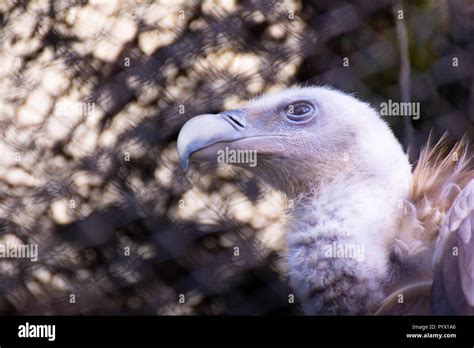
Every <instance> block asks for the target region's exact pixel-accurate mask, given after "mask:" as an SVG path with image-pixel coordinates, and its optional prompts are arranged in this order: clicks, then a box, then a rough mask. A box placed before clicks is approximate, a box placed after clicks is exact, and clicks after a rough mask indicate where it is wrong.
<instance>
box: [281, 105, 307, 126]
mask: <svg viewBox="0 0 474 348" xmlns="http://www.w3.org/2000/svg"><path fill="white" fill-rule="evenodd" d="M313 111H314V107H313V105H311V104H309V103H305V102H298V103H293V104H290V105H288V106H287V107H286V110H285V114H286V117H287V118H288V120H290V121H292V122H298V123H306V122H308V121H310V120H311V119H312V118H313Z"/></svg>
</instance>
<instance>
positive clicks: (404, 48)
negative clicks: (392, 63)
mask: <svg viewBox="0 0 474 348" xmlns="http://www.w3.org/2000/svg"><path fill="white" fill-rule="evenodd" d="M399 11H402V14H403V18H402V19H400V18H399ZM404 12H405V11H404V8H403V0H395V1H394V5H393V13H394V16H395V25H396V31H397V38H398V49H399V51H400V72H399V81H400V82H399V84H400V95H401V99H402V100H401V101H402V102H403V103H408V102H410V99H411V96H410V88H411V85H410V74H411V71H410V58H409V55H408V32H407V28H406V25H405V15H404ZM403 133H404V139H403V143H404V145H405V149H406V148H407V147H409V146H412V145H413V143H414V134H413V125H412V124H411V119H410V118H409V117H404V118H403Z"/></svg>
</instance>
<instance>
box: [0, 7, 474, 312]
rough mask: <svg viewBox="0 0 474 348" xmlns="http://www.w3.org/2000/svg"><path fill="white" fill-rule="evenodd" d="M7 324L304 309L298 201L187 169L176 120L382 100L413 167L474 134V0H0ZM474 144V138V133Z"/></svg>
mask: <svg viewBox="0 0 474 348" xmlns="http://www.w3.org/2000/svg"><path fill="white" fill-rule="evenodd" d="M0 28H1V31H0V45H1V46H0V62H1V64H0V154H1V156H0V244H1V243H3V244H5V245H6V244H8V245H21V244H33V245H37V246H38V249H39V250H38V252H39V255H38V256H39V259H38V261H37V262H31V261H30V260H29V259H20V258H16V259H15V258H0V314H159V315H180V314H205V315H206V314H252V315H253V314H299V313H300V310H299V306H298V301H297V299H295V301H294V302H293V301H292V297H291V289H290V288H289V287H288V285H287V283H286V277H285V264H284V262H283V260H282V258H281V257H280V255H281V252H282V251H283V249H284V243H283V242H284V241H283V230H284V223H285V221H284V216H285V210H286V209H287V208H288V202H287V201H286V199H285V198H284V197H282V196H281V195H279V194H278V193H276V192H273V191H272V190H270V189H269V188H267V187H265V186H263V185H262V184H261V183H260V182H259V181H257V180H256V179H254V178H253V177H252V176H251V175H249V174H247V173H246V172H244V171H241V170H237V169H235V168H230V167H226V166H219V167H210V166H206V167H194V168H192V169H191V170H190V171H189V172H188V173H183V171H182V170H181V169H180V168H179V166H178V160H177V153H176V137H177V134H178V132H179V129H180V127H181V126H182V125H183V124H184V123H185V122H186V121H187V120H188V119H189V118H191V117H193V116H195V115H197V114H200V113H217V112H220V111H222V110H223V109H228V108H234V107H238V106H240V105H242V104H243V103H244V102H245V100H246V99H248V98H250V97H253V96H256V95H258V94H261V93H263V92H266V91H274V90H279V89H282V88H285V87H288V86H291V85H294V84H302V85H312V84H318V85H324V84H328V85H331V86H334V87H337V88H340V89H342V90H343V91H346V92H349V93H354V94H355V95H356V96H357V97H359V98H361V99H364V100H366V101H367V102H369V103H371V105H372V106H374V108H376V109H377V110H378V109H379V107H380V103H381V102H386V101H387V100H388V99H392V100H393V101H414V102H419V103H420V105H421V106H420V109H421V117H420V119H419V120H411V119H410V118H406V117H405V118H401V117H388V118H386V120H387V122H389V123H390V124H391V126H392V127H393V129H394V131H395V133H396V135H397V137H398V138H399V139H400V141H401V142H402V143H403V144H404V145H405V146H409V147H410V149H411V150H412V152H413V153H414V154H416V152H417V151H418V150H419V147H420V145H421V144H423V143H424V142H425V141H426V139H427V137H428V135H429V133H430V132H433V133H434V134H435V135H437V136H440V135H441V134H442V133H444V132H447V133H448V134H449V137H450V138H451V139H452V140H453V141H455V140H459V139H460V138H461V137H462V136H463V134H466V133H467V134H468V135H470V136H471V137H472V134H473V129H474V128H473V127H474V126H473V125H474V79H473V72H474V69H473V64H474V2H472V1H470V0H437V1H423V0H415V1H405V2H399V1H391V0H378V1H371V0H356V1H343V0H321V1H301V0H288V1H251V0H247V1H237V0H220V1H218V0H212V1H211V0H204V1H175V0H161V1H131V0H130V1H114V0H97V1H92V0H90V1H86V0H84V1H74V0H69V1H66V0H63V1H53V0H43V1H42V0H38V1H13V0H2V1H0ZM471 139H472V138H471Z"/></svg>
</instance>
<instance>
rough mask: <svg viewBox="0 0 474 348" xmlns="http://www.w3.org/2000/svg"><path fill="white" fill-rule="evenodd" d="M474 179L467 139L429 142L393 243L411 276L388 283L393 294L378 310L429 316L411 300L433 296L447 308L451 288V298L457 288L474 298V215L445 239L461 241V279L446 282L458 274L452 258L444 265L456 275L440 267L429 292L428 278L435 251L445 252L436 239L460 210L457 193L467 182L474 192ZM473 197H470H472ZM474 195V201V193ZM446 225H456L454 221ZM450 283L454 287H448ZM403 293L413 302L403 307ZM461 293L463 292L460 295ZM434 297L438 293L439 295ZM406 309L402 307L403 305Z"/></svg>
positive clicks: (466, 297)
mask: <svg viewBox="0 0 474 348" xmlns="http://www.w3.org/2000/svg"><path fill="white" fill-rule="evenodd" d="M473 178H474V168H473V155H472V150H471V149H470V145H469V141H468V140H467V139H466V138H465V139H463V140H462V141H460V142H459V143H457V144H456V145H455V146H454V147H452V148H451V149H450V147H449V146H448V141H447V138H446V136H443V137H442V138H441V139H440V140H439V141H438V142H437V143H436V144H434V145H433V143H432V141H431V140H429V141H428V145H427V146H426V147H425V148H424V149H423V150H422V151H421V153H420V157H419V159H418V162H417V165H416V167H415V169H414V170H413V175H412V184H411V187H410V192H409V197H408V199H407V202H405V203H406V204H405V214H404V217H403V218H402V221H401V223H400V233H399V235H398V238H397V239H396V240H395V244H394V254H395V256H396V258H397V259H398V260H399V262H400V263H401V264H403V265H404V267H402V268H404V269H410V273H411V274H410V276H409V277H407V276H406V275H405V276H404V275H403V274H402V275H400V276H399V278H400V284H399V285H397V284H392V285H391V286H390V287H389V290H390V293H391V295H389V296H388V297H387V299H386V300H385V301H384V302H383V304H382V306H381V308H380V309H379V311H378V313H377V314H395V313H400V312H404V313H405V314H423V313H425V314H426V312H425V308H421V307H423V306H421V307H420V306H418V307H419V308H416V309H415V307H416V306H413V305H412V304H413V303H419V300H420V299H424V300H426V299H427V298H429V297H431V300H430V301H431V303H432V305H433V303H434V302H436V303H438V307H436V308H437V310H439V312H443V309H442V307H443V305H442V301H444V300H446V298H447V296H448V295H447V294H446V293H445V294H444V295H443V293H442V292H443V291H444V292H448V293H449V294H450V295H449V296H455V297H456V296H457V295H456V293H457V292H456V291H460V292H461V294H462V296H461V297H462V298H465V299H466V300H469V301H470V300H471V299H472V296H474V295H472V292H471V291H472V290H473V285H472V277H473V273H472V272H473V268H474V265H473V262H474V261H473V260H474V255H473V253H474V244H473V243H474V242H473V240H474V236H473V237H471V239H470V241H469V242H466V240H467V239H466V235H467V232H465V231H467V230H469V231H471V232H472V226H473V225H474V217H472V216H470V217H469V218H468V219H467V220H463V221H462V222H461V224H460V225H459V226H461V225H462V226H463V227H462V228H461V229H460V230H459V231H457V232H456V233H452V234H447V233H446V234H447V235H449V236H451V237H450V238H447V239H446V240H445V245H448V244H449V243H454V242H455V243H457V244H456V245H458V246H459V252H460V255H461V254H462V256H460V257H459V258H457V259H454V260H451V261H453V262H454V261H455V262H456V267H457V272H458V275H459V277H458V279H459V283H458V284H457V285H456V286H454V287H453V286H452V285H449V284H448V283H447V282H449V281H451V280H452V278H450V277H451V276H454V271H453V269H452V267H453V266H452V265H450V264H449V262H448V261H449V260H450V258H449V257H447V258H446V259H445V262H444V263H442V265H443V266H442V267H445V268H446V269H447V270H446V271H447V272H448V269H450V272H451V274H445V273H444V272H442V273H439V268H438V269H437V270H436V272H437V273H436V274H437V277H436V278H435V279H434V283H433V289H432V291H431V295H430V292H429V291H428V292H427V291H426V289H427V284H428V283H426V281H427V279H433V276H434V273H433V272H434V270H433V264H432V257H433V253H434V252H437V253H438V254H440V253H441V250H442V249H441V248H440V247H439V245H441V244H437V241H439V240H441V239H442V238H441V235H442V234H443V232H442V228H443V226H450V225H447V223H448V220H447V219H446V216H447V215H449V214H450V212H453V211H455V209H459V208H456V207H455V205H454V202H455V200H456V199H457V197H460V192H463V190H464V189H465V188H466V189H467V186H468V185H469V188H468V190H471V188H470V186H471V184H470V182H471V181H472V179H473ZM463 197H464V196H463ZM469 197H471V196H470V195H469ZM469 199H471V200H474V195H473V196H472V198H469ZM456 206H457V205H456ZM453 221H454V220H453ZM446 228H451V229H453V228H454V225H452V227H446ZM456 228H457V227H456ZM471 234H472V233H471ZM458 236H459V237H458ZM461 236H462V238H461ZM440 238H441V239H440ZM463 238H464V239H463ZM461 242H462V243H461ZM439 243H441V242H439ZM449 245H450V244H449ZM446 248H449V247H446ZM443 250H444V249H443ZM448 273H449V272H448ZM405 278H409V279H405ZM447 284H448V285H449V286H446V285H447ZM439 286H441V288H439ZM440 289H442V291H441V290H440ZM400 293H402V294H406V295H409V296H405V298H406V299H407V300H408V301H407V302H405V305H404V306H400V305H399V304H397V305H395V301H394V299H395V297H394V294H400ZM458 295H459V296H460V294H459V293H458ZM433 296H436V299H435V298H434V297H433ZM423 302H424V301H423ZM435 305H436V304H435ZM402 307H403V309H401V308H402ZM414 309H415V310H414ZM434 311H436V310H434ZM444 312H447V310H445V311H444Z"/></svg>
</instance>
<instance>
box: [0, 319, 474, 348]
mask: <svg viewBox="0 0 474 348" xmlns="http://www.w3.org/2000/svg"><path fill="white" fill-rule="evenodd" d="M26 323H29V324H30V326H31V324H35V325H51V324H53V325H55V326H56V327H55V340H54V341H52V342H50V341H48V339H47V338H20V337H18V333H19V326H20V325H25V324H26ZM413 325H415V326H416V327H417V328H414V326H413ZM432 325H434V326H432ZM423 328H425V329H424V330H423ZM407 334H422V335H424V334H450V335H451V334H455V335H456V337H455V338H446V337H443V338H441V339H438V338H429V337H424V338H407ZM38 343H42V344H43V343H46V344H47V345H50V344H51V345H55V344H59V343H60V344H127V345H134V346H136V345H139V344H158V345H161V344H165V345H168V344H198V343H201V344H229V343H237V344H242V343H257V344H275V343H278V344H287V345H294V344H312V345H314V344H321V343H324V344H387V343H389V344H413V345H417V346H418V345H429V346H433V345H437V344H443V345H449V346H453V345H459V344H462V345H465V346H469V347H473V345H474V317H441V316H440V317H422V316H416V317H408V316H404V317H304V316H293V317H283V316H282V317H276V316H267V317H237V316H236V317H195V316H189V317H183V316H182V317H162V316H161V317H159V316H115V317H113V316H95V317H72V316H63V317H58V316H47V317H46V316H42V317H29V316H17V317H0V346H1V347H2V348H4V347H7V348H8V347H9V345H13V344H21V345H22V346H23V345H25V344H26V345H27V344H34V345H37V344H38Z"/></svg>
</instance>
